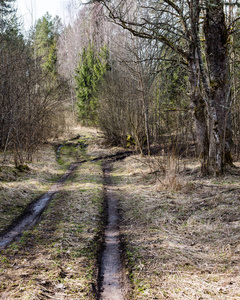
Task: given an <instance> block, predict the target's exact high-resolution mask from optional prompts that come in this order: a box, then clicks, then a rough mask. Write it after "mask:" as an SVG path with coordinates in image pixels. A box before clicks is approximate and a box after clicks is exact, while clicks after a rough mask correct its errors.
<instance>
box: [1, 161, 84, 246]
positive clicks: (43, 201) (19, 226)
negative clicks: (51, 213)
mask: <svg viewBox="0 0 240 300" xmlns="http://www.w3.org/2000/svg"><path fill="white" fill-rule="evenodd" d="M81 163H83V162H81ZM81 163H73V164H71V166H70V167H69V168H68V170H67V171H66V173H65V174H64V175H63V176H62V177H61V179H60V180H59V181H58V182H57V183H56V184H54V185H53V186H52V187H51V188H50V190H49V191H48V192H47V193H45V194H44V195H43V196H41V197H40V198H39V199H38V200H37V201H35V202H33V203H31V204H30V205H29V206H28V207H27V208H26V210H25V211H24V212H23V213H22V215H21V216H19V218H18V219H17V220H15V221H14V223H13V224H12V225H11V226H10V227H9V229H7V230H6V231H5V232H4V233H3V234H2V235H1V236H0V250H2V249H4V248H5V247H7V246H8V245H9V244H11V243H12V242H13V241H14V240H15V239H16V238H17V237H19V236H20V235H21V234H22V233H23V232H24V231H25V230H27V229H29V228H31V227H32V226H34V225H35V224H36V223H37V222H38V221H39V219H40V216H41V214H42V213H43V211H44V210H45V209H46V207H47V206H48V204H49V203H50V201H51V200H52V199H53V197H54V195H55V194H56V193H58V192H59V191H60V188H61V186H62V184H63V183H64V182H65V181H66V180H67V178H68V177H69V176H70V175H71V174H72V173H73V172H74V171H75V169H76V168H77V167H78V166H79V165H80V164H81Z"/></svg>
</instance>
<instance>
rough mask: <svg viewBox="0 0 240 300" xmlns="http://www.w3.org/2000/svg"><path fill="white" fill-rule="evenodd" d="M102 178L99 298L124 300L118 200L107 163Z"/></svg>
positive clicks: (102, 299)
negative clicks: (103, 227)
mask: <svg viewBox="0 0 240 300" xmlns="http://www.w3.org/2000/svg"><path fill="white" fill-rule="evenodd" d="M104 178H105V183H106V186H105V188H106V197H107V207H108V224H107V228H106V231H105V250H104V252H103V255H102V262H101V279H102V283H101V293H100V300H124V289H123V280H122V273H123V271H122V270H123V267H122V263H121V255H120V232H119V213H118V201H117V199H116V198H115V196H114V194H113V191H112V190H111V177H110V166H109V164H107V165H105V167H104Z"/></svg>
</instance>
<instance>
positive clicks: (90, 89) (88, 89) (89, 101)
mask: <svg viewBox="0 0 240 300" xmlns="http://www.w3.org/2000/svg"><path fill="white" fill-rule="evenodd" d="M108 70H109V64H108V50H107V48H106V47H102V48H101V50H100V51H99V52H98V53H95V50H94V46H93V45H91V44H90V45H89V46H88V47H87V48H84V49H83V51H82V54H81V56H80V61H79V64H78V67H77V68H76V75H75V83H76V96H77V107H78V110H79V118H80V120H81V121H83V122H85V123H96V122H97V106H98V99H97V91H98V87H99V84H100V83H101V81H102V80H103V78H104V75H105V73H106V72H107V71H108Z"/></svg>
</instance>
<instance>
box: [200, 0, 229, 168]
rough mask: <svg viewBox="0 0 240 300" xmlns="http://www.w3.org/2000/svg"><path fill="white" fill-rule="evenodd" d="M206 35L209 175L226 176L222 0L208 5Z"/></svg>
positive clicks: (226, 106) (225, 39)
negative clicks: (224, 174)
mask: <svg viewBox="0 0 240 300" xmlns="http://www.w3.org/2000/svg"><path fill="white" fill-rule="evenodd" d="M206 7H207V10H206V16H205V22H204V27H203V29H204V34H205V39H206V41H205V44H206V48H205V51H206V60H207V65H208V72H209V84H210V88H209V99H208V102H209V127H210V133H209V135H210V136H209V138H210V147H209V163H210V171H211V172H213V173H215V174H221V173H222V172H223V168H224V165H225V164H226V160H231V154H230V148H231V124H230V109H229V89H230V82H229V63H228V45H227V42H228V31H227V27H226V23H225V15H224V11H223V3H222V1H221V0H207V1H206Z"/></svg>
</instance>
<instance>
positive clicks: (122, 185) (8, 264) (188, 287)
mask: <svg viewBox="0 0 240 300" xmlns="http://www.w3.org/2000/svg"><path fill="white" fill-rule="evenodd" d="M77 134H80V135H81V137H79V138H78V139H76V140H73V141H71V142H69V143H68V145H67V143H64V144H63V145H62V146H61V147H60V149H59V144H60V142H59V143H58V142H57V143H56V146H55V147H53V146H52V145H45V146H44V147H43V148H42V150H41V151H39V154H38V159H37V160H35V162H33V163H29V164H28V167H29V169H27V170H21V171H20V170H17V169H15V168H14V166H13V165H12V164H11V162H10V161H5V162H4V163H1V165H0V178H1V181H0V232H3V231H4V230H5V229H6V228H7V227H8V226H9V225H10V224H11V223H12V221H13V220H14V219H15V218H16V217H17V216H19V215H20V214H21V213H22V212H23V211H24V209H25V207H26V206H27V205H28V204H29V203H30V202H32V201H34V200H35V199H37V198H39V196H40V195H41V194H43V193H44V192H46V191H47V190H48V189H49V188H50V186H51V185H52V184H53V183H54V182H56V181H57V179H59V178H60V176H62V174H63V173H64V172H65V171H66V169H67V167H68V166H69V163H70V162H71V161H82V160H87V161H86V162H85V163H83V164H81V165H80V167H79V168H78V169H77V170H76V171H75V173H74V174H73V175H72V176H70V177H69V178H68V179H67V181H66V182H65V184H64V185H63V186H62V188H61V190H60V191H59V193H58V194H57V195H56V196H55V197H54V199H53V200H52V201H51V203H50V205H49V206H48V208H47V209H46V210H45V211H44V213H43V215H42V217H41V220H40V223H39V224H38V225H36V226H34V227H33V228H32V229H30V230H28V231H26V232H25V233H24V234H23V235H22V236H21V237H20V238H19V239H18V240H16V241H15V242H14V243H12V244H11V245H10V246H9V247H8V248H6V249H4V250H2V251H1V252H0V299H10V300H11V299H23V300H24V299H56V300H57V299H59V300H60V299H86V300H91V299H96V293H97V289H98V280H99V276H98V272H99V254H100V253H101V250H102V249H101V247H102V244H103V239H104V235H103V232H104V228H105V225H106V212H105V209H106V203H105V188H104V176H103V172H102V161H97V162H96V161H95V162H93V161H90V159H92V158H94V157H98V156H104V155H109V154H115V153H117V152H118V151H120V150H123V149H117V148H105V147H104V146H103V144H102V143H101V138H100V137H99V136H98V134H97V132H96V131H95V130H89V129H88V130H87V129H83V128H82V129H79V128H78V129H76V131H75V132H74V133H73V136H72V137H74V136H76V135H77ZM86 144H88V147H87V148H85V145H86ZM57 145H58V147H57ZM56 149H59V151H60V155H59V156H58V157H57V159H56ZM235 165H236V168H231V169H229V170H228V171H227V172H226V174H225V175H224V176H222V177H218V178H210V177H209V178H208V177H201V176H199V163H198V161H196V160H193V159H189V158H181V159H180V158H176V157H173V156H172V157H170V156H167V155H166V156H165V157H162V156H155V157H151V158H149V157H142V156H140V155H132V156H130V157H127V158H125V159H124V160H119V161H115V162H113V163H112V170H111V172H110V174H109V176H111V193H112V194H113V195H114V197H115V198H116V199H117V200H118V205H119V213H120V224H119V230H120V233H121V247H122V249H121V250H122V259H123V262H124V266H125V267H126V270H127V275H128V277H129V279H130V282H129V294H128V295H129V296H128V297H127V298H129V299H199V300H200V299H240V194H239V191H240V163H238V162H236V163H235Z"/></svg>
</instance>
